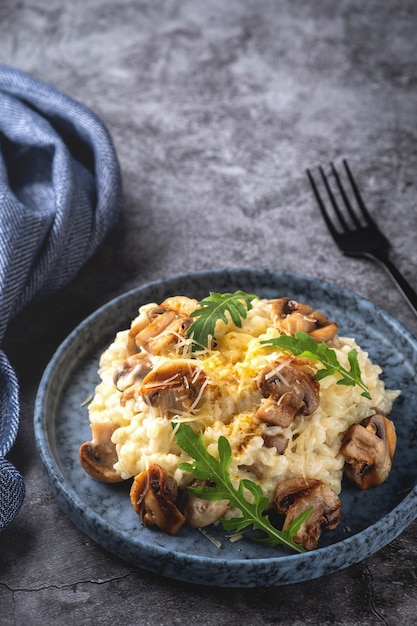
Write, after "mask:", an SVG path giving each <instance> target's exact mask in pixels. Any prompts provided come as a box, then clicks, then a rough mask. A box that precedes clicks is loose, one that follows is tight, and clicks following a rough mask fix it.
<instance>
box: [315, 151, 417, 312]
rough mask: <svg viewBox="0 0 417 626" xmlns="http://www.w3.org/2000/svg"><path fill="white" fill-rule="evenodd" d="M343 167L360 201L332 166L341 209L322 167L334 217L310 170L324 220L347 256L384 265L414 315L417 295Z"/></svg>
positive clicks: (345, 165) (349, 173)
mask: <svg viewBox="0 0 417 626" xmlns="http://www.w3.org/2000/svg"><path fill="white" fill-rule="evenodd" d="M343 165H344V167H345V170H346V174H347V177H348V179H349V182H350V185H351V187H352V191H353V197H354V198H355V200H356V204H357V208H356V209H355V208H354V207H353V204H352V202H351V200H350V199H349V196H348V194H347V193H346V190H345V188H344V187H343V184H342V181H341V178H340V176H339V174H338V172H337V170H336V168H335V167H334V165H333V163H331V164H330V167H331V171H332V174H333V176H334V179H335V181H336V186H337V189H338V191H339V194H340V197H341V199H342V200H343V204H344V210H342V209H341V208H340V205H339V202H338V200H337V199H336V196H335V194H334V192H333V191H332V188H331V186H330V183H329V181H328V178H327V176H326V174H325V173H324V170H323V168H322V167H319V171H320V174H321V178H322V180H323V183H324V186H325V188H326V191H327V194H328V196H329V200H330V205H331V207H332V211H333V217H331V216H330V212H329V211H328V210H327V208H326V205H325V203H324V202H323V199H322V196H321V195H320V192H319V190H318V187H317V185H316V183H315V181H314V178H313V176H312V174H311V172H310V170H307V176H308V178H309V181H310V184H311V187H312V189H313V192H314V195H315V197H316V200H317V202H318V205H319V207H320V211H321V213H322V215H323V218H324V221H325V222H326V225H327V227H328V229H329V231H330V233H331V234H332V236H333V239H334V240H335V242H336V244H337V245H338V247H339V248H340V250H341V251H342V252H343V254H345V255H346V256H353V257H365V258H368V259H372V260H374V261H377V262H378V263H380V264H381V265H382V266H383V268H384V269H385V270H386V272H387V273H388V274H389V276H390V277H391V278H392V280H393V281H394V284H395V286H396V287H397V289H398V290H399V291H400V293H401V295H402V296H403V297H404V298H405V300H406V301H407V302H408V304H409V305H410V307H411V308H412V310H413V311H414V313H417V293H416V292H415V291H414V289H413V288H412V287H411V285H410V284H409V283H408V281H407V280H406V279H405V278H404V276H403V275H402V274H401V272H400V271H399V270H398V269H397V268H396V267H395V265H394V264H393V262H392V261H391V260H390V258H389V251H390V247H391V246H390V243H389V241H388V239H387V238H386V237H385V235H384V234H383V233H382V232H381V231H380V230H379V228H378V226H377V225H376V223H375V222H374V220H373V219H372V217H371V215H370V214H369V212H368V210H367V208H366V206H365V203H364V201H363V200H362V197H361V194H360V193H359V189H358V187H357V185H356V182H355V179H354V178H353V175H352V172H351V171H350V168H349V165H348V163H347V161H345V160H344V161H343Z"/></svg>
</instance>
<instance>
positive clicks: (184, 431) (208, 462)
mask: <svg viewBox="0 0 417 626" xmlns="http://www.w3.org/2000/svg"><path fill="white" fill-rule="evenodd" d="M175 437H176V441H177V444H178V445H179V446H180V447H181V448H182V449H183V450H184V451H185V452H186V453H187V454H188V455H189V456H190V457H191V458H193V459H194V460H193V462H192V463H181V464H180V465H179V468H180V469H182V470H185V471H187V472H191V473H192V474H193V475H194V476H195V477H196V478H198V479H200V480H204V481H209V482H210V483H212V486H209V487H206V486H201V487H195V488H189V490H190V491H191V493H193V494H195V495H196V496H198V497H199V498H203V499H204V500H210V501H214V500H229V503H230V506H232V507H236V508H238V509H239V510H240V511H241V513H242V517H234V518H232V519H227V520H226V519H222V520H221V522H222V526H223V528H224V529H225V530H236V531H242V530H243V529H245V528H247V527H251V528H252V529H253V530H261V531H263V532H264V533H265V534H266V537H265V538H264V539H259V540H258V541H259V543H262V544H265V545H268V546H276V545H283V546H286V547H288V548H291V549H293V550H295V551H296V552H305V550H304V548H303V547H302V546H301V545H300V544H297V543H295V541H294V540H293V537H294V535H295V534H296V533H297V531H298V530H299V528H300V526H301V524H302V523H303V522H304V521H305V520H306V519H307V518H308V516H309V515H310V512H311V508H310V509H307V511H305V512H304V513H302V515H301V516H300V517H298V518H297V519H296V520H294V522H293V523H292V524H291V527H290V528H289V529H288V530H282V531H280V530H278V529H277V528H275V526H273V525H272V524H271V522H270V520H269V518H268V516H267V515H266V514H265V509H266V507H267V506H268V504H269V500H268V498H267V497H266V496H265V495H264V493H263V491H262V489H261V487H260V486H259V485H257V484H256V483H254V482H252V481H251V480H247V479H242V480H241V481H240V482H239V486H238V488H237V489H236V488H235V487H234V485H233V483H232V482H231V479H230V475H229V469H230V464H231V462H232V450H231V447H230V444H229V442H228V440H227V439H226V437H223V436H221V437H219V440H218V450H219V460H217V459H216V458H215V457H213V456H212V455H211V454H209V452H208V451H207V449H206V447H205V445H204V441H203V437H202V435H201V434H200V435H197V434H196V433H195V432H194V431H193V429H192V428H191V427H190V426H189V425H188V424H180V425H179V426H178V428H177V430H176V432H175ZM246 490H247V491H249V492H250V494H251V495H252V502H251V501H249V500H248V499H247V498H246V493H245V491H246Z"/></svg>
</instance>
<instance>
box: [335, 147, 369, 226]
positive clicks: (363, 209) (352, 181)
mask: <svg viewBox="0 0 417 626" xmlns="http://www.w3.org/2000/svg"><path fill="white" fill-rule="evenodd" d="M342 163H343V165H344V166H345V170H346V173H347V175H348V178H349V181H350V184H351V185H352V189H353V193H354V194H355V198H356V201H357V203H358V205H359V208H360V210H361V212H362V215H363V216H364V218H365V219H366V221H367V223H368V224H372V225H373V224H374V220H373V219H372V217H371V216H370V214H369V213H368V210H367V208H366V206H365V203H364V201H363V200H362V196H361V194H360V192H359V189H358V186H357V185H356V182H355V179H354V178H353V174H352V172H351V171H350V167H349V165H348V162H347V161H346V159H343V161H342Z"/></svg>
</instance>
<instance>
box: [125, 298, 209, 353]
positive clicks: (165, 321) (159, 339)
mask: <svg viewBox="0 0 417 626" xmlns="http://www.w3.org/2000/svg"><path fill="white" fill-rule="evenodd" d="M197 305H198V303H197V301H196V300H192V299H191V298H187V297H186V296H174V297H172V298H167V299H166V300H164V302H162V304H161V305H159V306H155V307H153V308H152V309H150V310H149V311H148V313H147V318H148V323H146V320H145V322H143V320H141V321H140V322H138V323H137V324H136V325H134V326H133V327H132V328H131V329H130V331H129V334H128V339H127V353H128V354H129V355H130V354H134V353H136V352H138V351H139V350H141V349H142V350H145V351H146V352H149V353H150V354H160V353H161V352H162V350H164V348H166V347H167V346H168V345H169V344H170V343H172V342H173V341H175V340H176V339H177V338H178V337H183V336H185V331H186V330H187V328H188V327H189V326H190V325H191V322H192V320H191V318H190V313H191V311H193V310H194V309H195V308H196V307H197Z"/></svg>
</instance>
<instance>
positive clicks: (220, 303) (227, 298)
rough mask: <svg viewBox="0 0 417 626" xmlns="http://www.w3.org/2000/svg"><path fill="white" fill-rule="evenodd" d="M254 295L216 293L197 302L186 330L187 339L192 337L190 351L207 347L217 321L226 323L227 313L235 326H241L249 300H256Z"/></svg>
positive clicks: (247, 309) (248, 307)
mask: <svg viewBox="0 0 417 626" xmlns="http://www.w3.org/2000/svg"><path fill="white" fill-rule="evenodd" d="M257 297H258V296H255V295H254V294H250V293H246V292H245V291H240V290H238V291H235V293H216V292H214V291H211V292H210V295H209V296H207V297H206V298H203V300H201V301H200V302H199V304H200V307H199V308H198V309H195V310H194V311H193V312H192V313H191V317H195V318H197V319H195V320H194V321H193V323H192V324H191V326H189V328H188V330H187V334H188V336H189V337H192V339H193V344H192V350H193V351H195V350H198V349H201V348H205V347H206V346H207V342H208V338H209V337H213V336H214V330H215V327H216V323H217V321H218V320H222V321H223V322H224V323H225V324H227V323H228V321H229V320H228V317H227V315H226V313H228V314H229V315H230V317H231V319H232V322H233V323H234V325H235V326H237V327H238V328H240V327H241V326H242V318H245V317H246V315H247V312H248V311H249V310H250V309H251V308H252V305H251V300H253V299H254V298H257Z"/></svg>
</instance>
